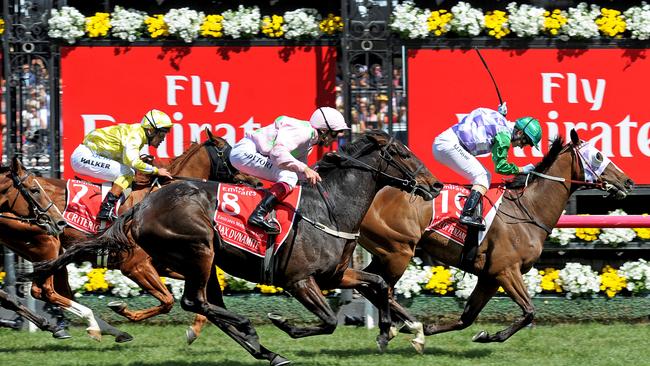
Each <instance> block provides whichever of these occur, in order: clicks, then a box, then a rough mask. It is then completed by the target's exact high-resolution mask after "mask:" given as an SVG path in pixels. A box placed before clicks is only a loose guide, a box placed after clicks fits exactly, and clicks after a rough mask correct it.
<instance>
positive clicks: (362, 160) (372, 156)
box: [32, 131, 442, 366]
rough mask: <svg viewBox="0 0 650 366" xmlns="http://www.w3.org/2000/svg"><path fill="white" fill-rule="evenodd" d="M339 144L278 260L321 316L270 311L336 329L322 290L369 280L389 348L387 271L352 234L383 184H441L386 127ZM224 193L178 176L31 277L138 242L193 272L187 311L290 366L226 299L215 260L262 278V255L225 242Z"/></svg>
mask: <svg viewBox="0 0 650 366" xmlns="http://www.w3.org/2000/svg"><path fill="white" fill-rule="evenodd" d="M341 150H342V152H340V153H337V154H334V153H330V154H327V155H326V156H325V158H324V159H323V160H321V162H319V165H318V166H319V169H318V171H319V173H320V175H321V177H322V186H321V189H317V188H316V187H311V186H309V187H304V188H303V190H302V193H301V205H300V212H299V217H298V218H297V220H296V222H295V223H294V225H293V226H292V228H291V231H290V233H289V236H288V237H287V241H286V242H285V244H284V245H283V247H282V248H281V249H280V250H279V251H278V252H277V253H276V260H277V262H276V263H278V266H277V269H276V273H275V274H274V276H273V278H274V281H273V282H274V283H273V284H274V285H277V286H281V287H283V288H284V289H286V290H287V291H288V292H289V293H291V294H292V295H293V296H294V297H295V298H296V299H297V300H298V301H300V302H301V303H302V304H303V305H304V306H305V307H306V308H307V309H308V310H310V311H311V312H313V313H314V314H315V315H316V316H318V318H320V320H321V321H322V323H321V324H319V325H316V326H307V327H297V326H294V325H292V324H289V323H288V322H287V321H286V320H285V319H283V318H282V317H280V316H278V315H272V316H270V318H271V321H272V322H273V324H275V325H276V326H278V327H279V328H280V329H282V330H283V331H285V332H286V333H287V334H289V335H290V336H291V337H293V338H300V337H306V336H312V335H318V334H330V333H332V332H333V331H334V330H335V328H336V325H337V319H336V314H335V313H334V311H333V310H332V309H331V308H330V306H329V305H328V303H327V301H326V299H325V298H324V297H323V295H322V293H321V289H332V288H357V289H358V288H361V287H366V286H367V287H370V288H372V289H373V291H375V292H376V293H378V294H381V295H384V299H385V302H384V303H383V304H380V305H379V307H380V332H381V333H380V335H379V336H378V337H377V341H378V345H379V346H380V348H381V349H383V347H385V345H386V343H387V341H388V331H389V327H390V314H389V308H388V307H389V305H388V292H387V290H388V288H387V287H386V283H385V282H384V281H383V280H382V279H381V277H380V276H377V275H372V274H368V273H366V272H363V271H360V270H356V269H352V268H350V267H349V266H348V265H349V263H350V260H351V257H352V253H353V250H354V248H355V246H356V243H355V241H354V240H350V238H349V237H350V236H351V235H345V234H352V233H356V232H357V230H358V229H359V225H360V224H361V220H362V219H363V216H364V215H365V213H366V211H367V210H368V208H369V207H370V204H371V203H372V200H373V198H374V196H375V194H376V193H377V192H378V191H379V190H380V189H381V188H382V187H384V186H387V185H391V186H394V187H399V188H401V189H404V190H408V191H409V192H413V193H415V194H418V195H421V196H422V197H426V198H428V199H432V198H433V197H434V196H435V195H437V194H438V193H439V190H440V188H442V185H441V184H440V183H439V182H437V180H436V179H435V178H434V177H433V176H432V175H431V173H430V172H429V171H428V170H427V169H426V168H425V167H424V165H423V164H422V162H421V161H420V160H419V159H417V157H415V156H413V155H412V153H411V152H410V151H409V150H408V149H407V148H406V147H405V146H404V145H402V144H401V143H400V142H399V141H397V140H395V139H393V138H391V137H390V136H388V135H387V134H386V133H384V132H381V131H370V132H366V133H364V134H363V135H362V136H361V137H360V138H359V140H357V141H355V142H354V143H351V144H349V145H346V146H343V147H342V148H341ZM325 192H327V193H328V194H326V193H325ZM216 193H217V186H216V184H214V183H199V182H179V183H176V184H172V185H168V186H166V187H163V188H161V189H159V190H158V191H156V192H153V193H152V194H150V195H149V196H147V197H146V198H145V199H144V200H143V201H142V202H140V203H139V204H138V205H136V206H134V208H133V209H132V210H130V211H129V212H126V213H125V214H123V215H122V216H120V218H119V219H118V220H117V221H116V222H115V224H114V225H113V226H112V227H111V228H110V229H108V231H107V232H106V233H105V234H103V235H102V236H100V237H99V238H98V239H96V240H94V241H91V242H89V243H82V244H81V245H78V246H73V247H71V248H70V249H69V250H68V251H66V253H64V254H63V255H62V256H60V257H59V258H57V259H56V260H54V261H48V262H44V263H40V264H37V265H35V269H34V273H33V274H32V276H33V277H42V276H47V275H48V274H49V273H51V271H53V270H56V269H57V268H61V266H65V264H66V263H68V262H70V261H73V260H75V257H76V256H77V255H79V254H80V253H83V251H86V250H91V249H92V248H95V249H97V248H101V249H103V250H107V251H109V252H117V251H123V250H129V248H131V246H132V244H131V243H132V242H135V243H137V244H138V245H140V246H141V247H142V248H143V249H144V250H146V251H147V253H148V254H149V255H151V256H152V258H153V259H154V261H155V262H156V263H161V264H164V265H167V266H169V267H170V268H171V269H173V270H175V271H177V272H179V273H181V274H182V275H183V276H184V277H185V291H184V293H183V298H182V300H181V306H182V307H183V309H185V310H187V311H192V312H195V313H199V314H202V315H204V316H206V317H207V318H208V319H209V320H210V321H211V322H212V323H214V324H215V325H217V326H218V327H219V328H220V329H221V330H222V331H224V332H225V333H226V334H227V335H228V336H230V337H231V338H233V339H234V340H235V341H236V342H237V343H239V344H240V345H241V346H242V347H244V348H245V349H246V350H247V351H248V352H249V353H250V354H251V355H253V357H255V358H257V359H267V360H269V361H270V364H271V365H273V366H278V365H284V364H287V363H289V361H288V360H286V359H285V358H283V357H282V356H280V355H278V354H276V353H273V352H271V351H269V350H268V349H266V348H265V347H264V346H262V345H261V344H260V342H259V338H258V336H257V332H256V331H255V329H254V328H253V326H252V325H251V323H250V321H249V320H248V319H247V318H245V317H243V316H241V315H238V314H236V313H234V312H231V311H228V310H227V309H226V308H225V306H224V303H223V298H222V294H221V290H220V288H219V285H218V280H217V277H216V270H215V264H218V265H219V267H221V268H223V269H224V270H225V271H226V272H228V273H231V274H233V275H236V276H238V277H241V278H245V279H247V280H249V281H256V282H260V279H261V274H260V271H259V268H260V265H261V259H260V258H259V257H255V256H253V255H252V254H249V253H247V252H245V251H242V250H239V249H235V248H232V247H230V246H226V245H220V240H219V236H218V232H217V231H215V230H214V228H213V224H212V219H213V217H212V215H213V214H214V208H215V206H216V204H217V202H216ZM352 236H353V235H352Z"/></svg>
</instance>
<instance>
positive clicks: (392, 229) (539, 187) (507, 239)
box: [359, 131, 633, 351]
mask: <svg viewBox="0 0 650 366" xmlns="http://www.w3.org/2000/svg"><path fill="white" fill-rule="evenodd" d="M606 162H607V161H606ZM606 162H603V156H602V154H601V153H600V152H599V151H598V150H597V149H595V148H594V147H593V146H591V145H590V144H588V143H582V142H581V141H580V140H579V139H578V135H577V133H576V132H575V131H572V132H571V142H570V143H569V144H567V145H564V144H563V141H562V139H561V138H557V139H555V140H554V141H553V143H552V145H551V147H550V150H549V152H548V153H547V154H546V156H545V157H544V158H543V160H542V161H541V162H540V163H539V164H538V165H537V167H536V169H535V171H536V172H539V173H543V174H544V175H529V176H526V175H521V176H518V177H517V178H515V179H514V180H513V181H511V182H510V183H509V184H507V186H506V188H507V190H506V193H505V196H504V199H503V201H502V204H501V206H500V208H499V211H498V213H497V215H496V217H495V219H494V221H493V223H492V226H491V228H490V229H489V232H488V234H487V235H486V237H485V239H484V240H483V241H482V242H481V243H480V247H479V248H478V254H477V256H476V259H475V261H474V262H473V264H472V265H471V266H470V267H467V266H462V265H461V252H462V246H461V245H459V244H457V243H455V242H453V241H451V240H449V239H447V238H445V237H443V236H441V235H439V234H436V233H433V232H429V231H427V227H428V226H429V223H430V222H431V217H432V207H431V203H430V202H425V201H423V200H420V199H418V200H416V201H414V200H413V199H412V197H410V196H408V195H405V194H403V193H402V192H400V191H398V190H396V189H392V188H386V189H384V190H382V191H381V192H379V194H378V195H377V197H376V198H375V201H374V202H373V204H372V207H371V208H370V210H369V211H368V214H367V215H366V217H365V218H364V220H363V223H362V225H361V237H360V240H359V243H360V244H361V245H362V246H363V247H364V248H366V249H367V250H368V251H370V252H371V253H372V254H373V258H372V262H371V263H370V265H369V266H368V267H367V268H365V269H364V270H365V271H368V272H372V273H376V274H379V275H381V276H382V277H383V278H384V279H385V280H386V282H387V283H388V285H389V286H390V287H391V295H392V290H393V286H394V285H395V283H396V282H397V281H398V280H399V279H400V277H401V276H402V274H403V273H404V271H405V269H406V267H407V266H408V263H409V261H410V260H411V257H412V256H413V254H414V250H415V247H416V245H417V246H419V247H420V248H421V250H423V251H424V252H425V253H427V254H428V255H430V256H431V257H432V258H434V259H436V260H438V261H440V262H442V263H445V264H447V265H450V266H454V267H458V268H461V269H463V270H465V271H467V272H470V273H473V274H475V275H477V276H478V283H477V285H476V287H475V288H474V291H473V292H472V294H471V295H470V297H469V298H468V300H467V303H466V305H465V310H464V312H463V314H462V316H461V318H460V320H458V321H455V322H451V323H448V324H440V325H436V324H430V325H426V326H425V327H424V333H425V334H426V335H431V334H437V333H442V332H447V331H451V330H459V329H463V328H466V327H468V326H469V325H471V324H472V323H473V322H474V320H475V319H476V317H477V316H478V314H479V312H480V311H481V310H482V309H483V307H484V306H485V304H486V303H487V302H488V301H489V300H490V299H491V298H492V296H494V294H495V293H496V292H497V289H498V288H499V286H501V287H503V289H504V290H505V291H506V293H507V294H508V295H509V296H510V297H511V298H512V299H513V300H514V301H515V302H516V303H517V305H519V307H521V310H522V311H523V317H522V318H520V319H518V320H516V321H515V322H514V323H513V324H511V325H510V326H509V327H508V328H507V329H504V330H502V331H500V332H498V333H496V334H494V335H490V334H488V333H487V332H485V331H481V332H480V333H478V334H477V335H476V336H475V337H474V338H473V340H474V341H475V342H503V341H505V340H506V339H508V338H509V337H510V336H512V335H513V334H514V333H515V332H517V331H518V330H519V329H521V328H522V327H524V326H526V325H527V324H530V323H531V321H532V320H533V316H534V308H533V304H532V302H531V298H530V296H529V294H528V292H527V291H526V286H525V284H524V282H523V277H522V274H524V273H526V272H528V271H529V270H530V269H531V267H532V266H533V264H534V263H535V261H537V259H538V258H539V256H540V254H541V252H542V246H543V245H544V240H545V239H546V237H547V235H548V234H549V230H551V228H553V227H554V226H555V224H556V223H557V221H558V219H559V218H560V215H561V214H562V211H563V210H564V208H565V206H566V203H567V201H568V199H569V196H570V195H571V194H572V193H573V192H574V191H575V190H577V189H578V188H581V187H585V186H586V187H598V188H601V189H603V190H606V191H608V192H609V193H610V195H611V196H613V197H614V198H618V199H621V198H624V197H625V196H626V195H627V192H628V191H629V190H630V189H631V188H632V185H633V182H632V181H631V180H630V179H629V178H628V177H627V176H626V175H625V174H624V173H623V172H622V171H621V170H620V169H619V168H618V167H616V165H615V164H607V166H606V168H604V171H602V174H598V176H597V177H596V178H597V179H596V182H595V183H596V184H594V183H592V182H589V181H585V171H587V172H588V173H589V172H598V171H599V168H602V166H604V164H606ZM592 175H594V174H592ZM395 212H399V213H400V214H399V216H397V215H395ZM362 292H363V293H364V295H366V294H368V291H364V290H363V289H362ZM369 295H370V296H372V294H369ZM391 311H392V315H393V316H397V317H398V318H399V319H400V320H402V321H406V324H409V325H412V324H417V322H416V320H415V319H414V318H413V317H412V316H410V315H409V314H408V313H407V312H406V310H404V309H403V308H402V307H401V306H400V305H399V303H397V302H396V301H395V300H394V299H392V301H391ZM420 339H421V340H423V339H424V337H421V338H420ZM414 346H416V348H417V349H418V350H419V351H421V350H422V346H423V345H422V344H418V343H414Z"/></svg>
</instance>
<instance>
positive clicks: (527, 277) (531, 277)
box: [523, 268, 542, 297]
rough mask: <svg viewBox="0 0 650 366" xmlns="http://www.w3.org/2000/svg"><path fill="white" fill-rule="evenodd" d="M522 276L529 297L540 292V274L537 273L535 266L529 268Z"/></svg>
mask: <svg viewBox="0 0 650 366" xmlns="http://www.w3.org/2000/svg"><path fill="white" fill-rule="evenodd" d="M523 277H524V283H525V284H526V291H528V295H530V297H533V296H535V295H537V294H538V293H540V292H542V275H540V274H539V271H538V270H537V269H536V268H531V269H530V271H528V273H526V274H524V276H523Z"/></svg>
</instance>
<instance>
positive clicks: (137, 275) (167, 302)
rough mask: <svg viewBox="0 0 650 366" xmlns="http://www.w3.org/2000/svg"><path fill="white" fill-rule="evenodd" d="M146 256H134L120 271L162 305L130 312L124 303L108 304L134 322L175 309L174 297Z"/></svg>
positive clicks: (113, 302)
mask: <svg viewBox="0 0 650 366" xmlns="http://www.w3.org/2000/svg"><path fill="white" fill-rule="evenodd" d="M142 253H144V252H142ZM145 256H146V258H136V256H135V255H134V256H132V257H131V258H129V259H127V260H126V261H125V262H123V263H122V264H121V267H120V270H121V271H122V273H123V274H124V275H126V276H127V277H129V278H130V279H132V280H133V281H134V282H135V283H137V284H138V286H140V288H142V289H143V290H145V291H147V292H148V293H149V294H151V295H152V296H153V297H155V298H156V299H157V300H158V301H160V305H158V306H153V307H150V308H147V309H142V310H129V309H128V308H127V304H126V302H124V301H112V302H110V303H108V307H109V308H111V310H113V311H115V312H116V313H118V314H120V315H122V316H124V317H126V318H127V319H129V320H131V321H134V322H137V321H141V320H144V319H148V318H151V317H153V316H156V315H158V314H167V313H169V311H170V310H171V309H172V307H174V296H173V295H172V294H171V292H169V290H168V289H167V286H165V285H164V284H163V283H162V281H161V280H160V275H159V274H158V271H156V269H155V268H154V267H153V265H152V264H151V257H149V256H147V255H146V254H145ZM139 257H141V256H139ZM136 259H139V260H136Z"/></svg>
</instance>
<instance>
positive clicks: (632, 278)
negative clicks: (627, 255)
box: [618, 259, 650, 293]
mask: <svg viewBox="0 0 650 366" xmlns="http://www.w3.org/2000/svg"><path fill="white" fill-rule="evenodd" d="M618 274H619V276H621V277H625V281H626V282H627V289H628V290H629V291H630V292H633V293H639V292H643V291H650V263H648V262H647V261H646V260H645V259H639V260H638V261H636V262H626V263H625V264H623V265H622V266H621V268H619V270H618Z"/></svg>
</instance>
